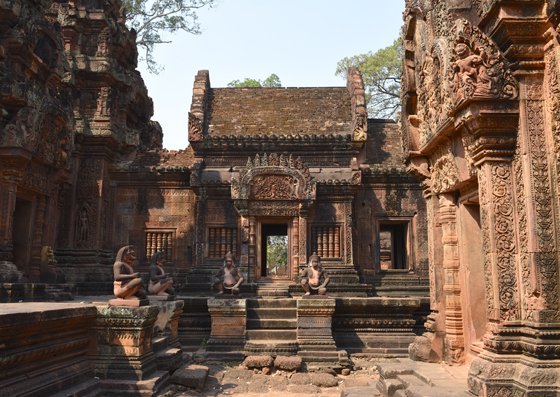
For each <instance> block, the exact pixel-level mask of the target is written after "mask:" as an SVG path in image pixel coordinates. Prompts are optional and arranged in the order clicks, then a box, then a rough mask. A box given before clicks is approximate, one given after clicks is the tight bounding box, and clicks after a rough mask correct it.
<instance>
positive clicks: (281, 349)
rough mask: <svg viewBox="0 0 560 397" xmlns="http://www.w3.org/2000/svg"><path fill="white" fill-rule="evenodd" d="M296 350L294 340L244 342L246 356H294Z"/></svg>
mask: <svg viewBox="0 0 560 397" xmlns="http://www.w3.org/2000/svg"><path fill="white" fill-rule="evenodd" d="M297 350H298V346H297V343H296V342H288V341H285V340H255V341H251V342H247V343H246V344H245V355H246V356H273V357H277V356H295V355H296V354H297Z"/></svg>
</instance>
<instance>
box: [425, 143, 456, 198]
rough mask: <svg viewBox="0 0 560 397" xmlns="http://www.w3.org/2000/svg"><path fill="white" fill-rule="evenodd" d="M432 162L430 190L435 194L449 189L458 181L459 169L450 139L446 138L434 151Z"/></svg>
mask: <svg viewBox="0 0 560 397" xmlns="http://www.w3.org/2000/svg"><path fill="white" fill-rule="evenodd" d="M432 164H433V165H432V169H431V173H432V191H433V192H434V193H435V194H439V193H441V192H444V191H446V190H450V189H452V188H453V187H454V186H455V185H456V184H457V183H458V182H459V170H458V169H457V164H456V163H455V156H454V155H453V145H452V143H451V141H450V140H446V141H445V142H444V143H443V144H441V145H440V146H438V148H437V149H436V150H435V151H434V154H433V156H432Z"/></svg>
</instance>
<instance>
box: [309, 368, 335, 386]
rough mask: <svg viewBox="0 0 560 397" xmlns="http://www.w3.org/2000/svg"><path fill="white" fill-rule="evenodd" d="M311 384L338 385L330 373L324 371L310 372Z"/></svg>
mask: <svg viewBox="0 0 560 397" xmlns="http://www.w3.org/2000/svg"><path fill="white" fill-rule="evenodd" d="M309 377H310V378H311V384H312V385H315V386H318V387H335V386H338V381H337V380H336V378H335V377H334V376H332V375H331V374H326V373H321V372H318V373H314V374H310V375H309Z"/></svg>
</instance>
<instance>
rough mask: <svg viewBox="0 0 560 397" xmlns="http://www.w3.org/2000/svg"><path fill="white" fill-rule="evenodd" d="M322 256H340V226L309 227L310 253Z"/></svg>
mask: <svg viewBox="0 0 560 397" xmlns="http://www.w3.org/2000/svg"><path fill="white" fill-rule="evenodd" d="M313 252H316V253H317V255H319V257H320V258H321V259H322V258H340V257H341V254H340V226H325V227H312V228H311V253H313Z"/></svg>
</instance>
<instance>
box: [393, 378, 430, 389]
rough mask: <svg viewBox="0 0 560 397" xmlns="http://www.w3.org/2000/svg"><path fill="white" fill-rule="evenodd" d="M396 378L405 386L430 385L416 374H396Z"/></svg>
mask: <svg viewBox="0 0 560 397" xmlns="http://www.w3.org/2000/svg"><path fill="white" fill-rule="evenodd" d="M397 379H398V380H399V381H401V382H402V384H403V385H404V387H405V388H409V387H415V386H418V387H424V386H431V385H428V384H427V383H426V382H424V381H422V380H421V379H419V378H418V377H417V376H416V375H397Z"/></svg>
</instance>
